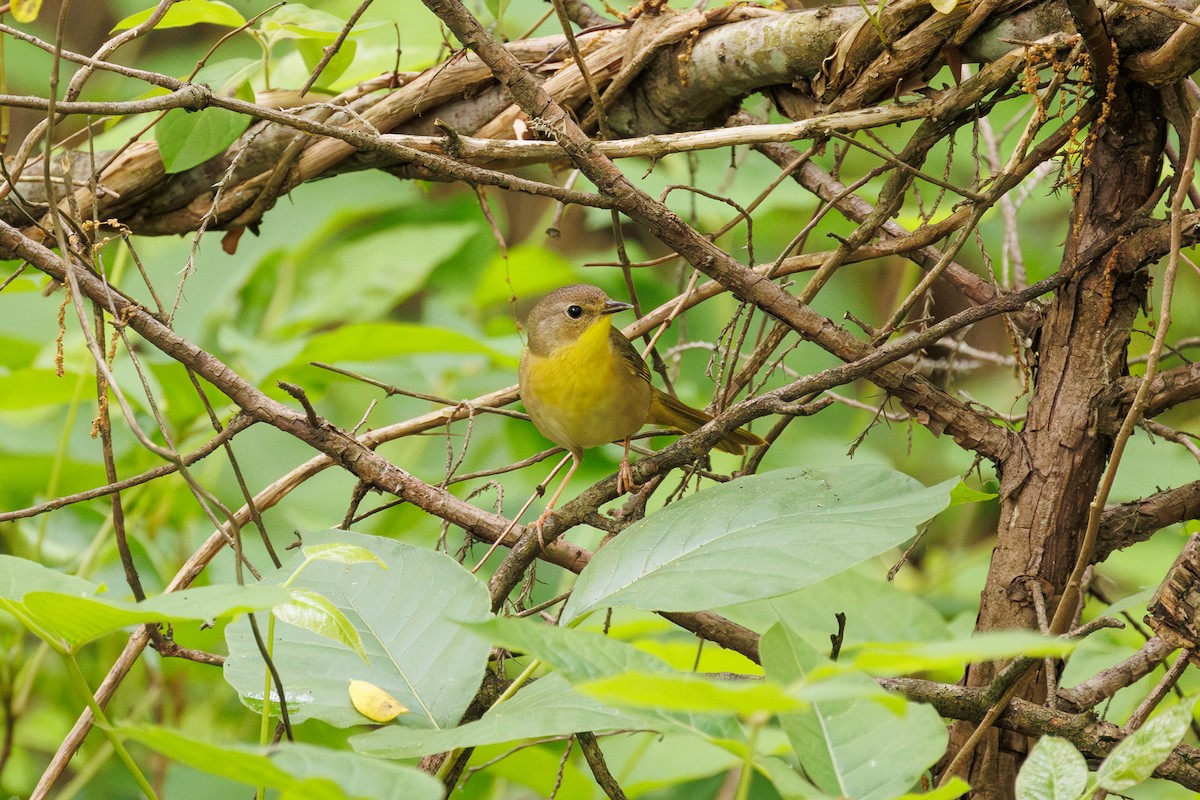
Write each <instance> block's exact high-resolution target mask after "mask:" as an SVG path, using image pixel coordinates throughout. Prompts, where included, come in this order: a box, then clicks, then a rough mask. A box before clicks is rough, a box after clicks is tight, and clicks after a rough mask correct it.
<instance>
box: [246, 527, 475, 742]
mask: <svg viewBox="0 0 1200 800" xmlns="http://www.w3.org/2000/svg"><path fill="white" fill-rule="evenodd" d="M304 539H305V542H306V543H307V544H317V545H322V544H328V543H337V544H351V545H355V546H357V547H361V548H365V549H367V550H369V551H370V552H371V553H373V554H374V556H375V557H376V558H378V559H379V560H380V561H382V562H383V563H384V564H386V565H387V567H388V569H387V572H386V573H385V572H383V571H381V570H380V568H379V566H378V564H374V563H367V562H360V563H356V564H350V565H347V564H345V563H339V562H334V561H327V560H314V561H312V562H311V563H309V565H308V566H307V567H306V568H305V569H304V570H303V571H302V572H300V573H299V575H296V574H295V573H296V571H297V567H298V566H299V564H300V563H303V562H304V561H305V560H306V559H307V558H308V556H306V555H305V554H304V553H300V554H297V555H296V556H294V557H293V558H292V559H291V560H289V561H287V562H285V563H284V565H283V567H282V568H280V569H279V570H276V571H275V572H272V573H270V574H268V575H264V576H263V583H264V584H266V585H272V584H280V583H285V582H286V583H287V585H289V586H291V587H292V588H299V589H306V590H309V591H311V592H314V593H316V594H318V595H320V596H322V597H323V598H325V600H326V601H328V602H329V603H331V604H332V605H333V606H334V607H335V608H336V609H337V611H338V612H340V614H341V615H344V617H345V618H346V619H347V620H349V624H350V626H352V628H353V629H354V630H355V631H356V632H357V635H358V636H359V637H361V642H362V643H361V647H362V648H363V649H364V650H365V657H360V656H359V655H358V654H357V653H356V652H355V649H354V648H352V647H348V646H347V645H346V644H343V643H339V641H338V640H335V639H331V638H327V637H326V636H324V635H320V634H319V633H317V632H314V631H313V630H312V629H309V628H307V627H296V626H291V625H281V626H278V627H277V628H276V630H275V635H276V638H275V640H274V642H273V643H272V650H271V655H272V658H273V659H274V661H275V663H276V666H277V668H278V669H279V672H280V675H281V676H282V678H283V685H284V686H285V687H286V689H287V691H288V697H287V701H288V710H289V712H290V714H291V718H292V720H293V721H295V722H302V721H304V720H306V719H320V720H323V721H325V722H327V723H329V724H331V725H336V726H338V727H349V726H352V725H361V724H363V723H364V722H365V719H364V718H363V717H362V716H361V715H360V714H359V713H358V712H357V711H355V710H354V708H353V707H352V706H351V704H350V698H349V695H348V694H347V690H348V686H349V681H350V680H351V679H357V680H364V681H368V682H370V683H373V684H375V685H376V686H379V687H380V688H382V689H384V690H386V691H387V692H389V693H390V694H392V695H393V696H394V697H395V698H396V699H397V700H399V701H400V702H401V703H403V704H404V705H405V706H407V707H408V708H409V709H410V710H411V712H412V713H411V714H410V715H408V716H406V717H405V718H404V724H406V725H413V726H417V727H420V728H425V729H427V728H441V727H445V726H447V725H453V724H454V723H456V722H457V721H458V719H459V717H461V716H462V713H463V711H465V710H466V707H467V703H469V702H470V700H471V698H472V697H473V696H474V694H475V691H476V689H477V688H478V684H479V678H480V676H481V675H482V673H483V668H484V664H485V662H486V660H487V654H488V646H487V642H486V641H484V640H483V639H480V638H479V637H477V636H475V635H473V634H470V633H467V632H464V631H463V629H462V628H461V627H460V626H459V625H458V624H457V623H458V622H472V621H475V620H478V619H481V618H482V617H483V616H485V615H486V614H487V608H488V599H487V592H486V590H485V589H484V587H483V585H482V584H480V583H479V581H478V580H476V579H475V578H474V577H473V576H472V575H471V574H470V573H468V572H466V571H465V570H464V569H463V568H462V567H461V566H459V565H458V564H457V563H456V562H454V561H453V560H452V559H450V558H448V557H447V556H445V555H442V554H439V553H434V552H432V551H429V550H425V549H422V548H417V547H411V546H408V545H404V544H401V543H399V542H396V541H392V540H388V539H381V538H378V537H373V536H363V535H361V534H356V533H352V532H349V531H323V532H319V533H306V534H304ZM225 636H226V640H227V643H228V645H229V657H228V659H227V660H226V662H225V679H226V680H227V681H229V683H230V684H231V685H232V686H233V687H234V688H235V689H236V690H237V692H238V694H239V696H240V697H241V699H242V702H243V703H245V704H246V705H247V706H249V707H250V708H252V709H255V710H260V709H261V708H262V698H263V694H262V691H263V666H264V665H263V661H262V657H261V655H260V654H259V651H258V648H257V646H256V645H255V642H254V639H253V637H252V635H251V632H250V629H249V626H248V625H246V624H241V623H239V624H234V625H230V626H229V627H227V628H226V632H225ZM272 700H273V702H276V703H277V702H278V698H277V697H274V698H272Z"/></svg>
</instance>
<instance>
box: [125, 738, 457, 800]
mask: <svg viewBox="0 0 1200 800" xmlns="http://www.w3.org/2000/svg"><path fill="white" fill-rule="evenodd" d="M117 733H118V735H120V736H121V737H122V738H124V739H131V740H133V741H136V742H140V743H141V744H143V745H145V746H146V747H149V748H150V749H151V750H154V751H156V752H158V753H161V754H162V755H164V756H166V757H167V758H169V759H171V760H173V761H177V762H179V763H181V764H187V765H188V766H190V767H192V768H193V769H197V770H200V771H201V772H205V773H208V774H209V775H218V776H221V777H223V778H228V779H230V780H234V781H238V782H239V783H244V784H247V785H250V786H265V787H267V788H268V789H275V790H278V791H280V792H282V793H283V796H286V797H296V798H301V797H303V798H320V800H359V799H362V800H365V799H366V798H370V800H441V797H442V794H443V792H442V785H441V784H440V783H439V782H438V781H437V779H435V778H434V777H433V776H431V775H427V774H426V773H424V772H421V771H420V770H417V769H415V768H413V767H407V766H402V765H400V764H393V763H390V762H387V761H381V760H379V759H374V758H365V757H363V756H360V755H358V754H356V753H350V752H346V751H344V750H342V751H338V750H331V749H329V748H325V747H314V746H313V745H307V744H288V743H284V744H282V745H277V746H274V747H269V748H264V747H255V746H251V745H216V744H210V743H208V742H202V741H197V740H195V739H191V738H189V737H186V736H184V735H182V734H180V733H177V732H176V731H173V730H169V729H167V728H160V727H157V726H152V725H140V726H137V727H119V728H117Z"/></svg>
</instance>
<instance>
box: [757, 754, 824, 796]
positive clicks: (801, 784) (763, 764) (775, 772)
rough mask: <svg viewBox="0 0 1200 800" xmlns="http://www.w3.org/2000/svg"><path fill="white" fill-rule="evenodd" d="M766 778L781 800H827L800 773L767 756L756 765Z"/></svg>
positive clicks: (781, 761)
mask: <svg viewBox="0 0 1200 800" xmlns="http://www.w3.org/2000/svg"><path fill="white" fill-rule="evenodd" d="M756 766H757V767H758V769H759V770H760V771H761V772H762V773H763V774H764V775H766V776H767V778H768V779H769V780H770V781H771V785H772V786H774V787H775V791H777V792H779V796H780V797H781V798H782V799H783V800H828V799H829V795H827V794H825V793H824V792H822V791H821V790H820V789H818V788H817V787H815V786H813V785H812V784H811V783H809V782H808V781H806V780H805V779H804V777H803V776H802V775H801V774H800V772H799V771H798V770H797V769H796V768H795V767H793V766H792V765H791V764H789V763H787V762H786V761H784V760H783V759H780V758H774V757H771V756H768V757H766V758H760V759H759V760H758V763H757V764H756Z"/></svg>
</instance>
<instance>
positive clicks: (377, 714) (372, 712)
mask: <svg viewBox="0 0 1200 800" xmlns="http://www.w3.org/2000/svg"><path fill="white" fill-rule="evenodd" d="M350 702H351V703H352V704H353V705H354V710H355V711H357V712H358V713H360V714H362V715H363V716H364V717H366V718H367V719H369V720H371V721H372V722H391V721H392V720H394V719H395V718H396V717H398V716H400V715H401V714H407V713H408V708H406V707H405V706H404V705H403V704H401V703H400V701H399V700H397V699H396V698H394V697H392V696H391V695H390V694H388V693H387V692H385V691H384V690H383V689H380V688H379V687H378V686H376V685H375V684H373V683H368V682H367V681H350Z"/></svg>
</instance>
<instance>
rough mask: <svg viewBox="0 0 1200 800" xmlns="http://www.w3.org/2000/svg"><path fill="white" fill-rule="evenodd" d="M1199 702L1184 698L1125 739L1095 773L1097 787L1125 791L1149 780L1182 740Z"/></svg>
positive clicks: (1194, 698)
mask: <svg viewBox="0 0 1200 800" xmlns="http://www.w3.org/2000/svg"><path fill="white" fill-rule="evenodd" d="M1198 699H1200V695H1194V696H1192V697H1188V698H1186V699H1184V700H1183V701H1182V702H1181V703H1180V704H1179V705H1177V706H1174V707H1172V708H1169V709H1167V710H1166V711H1164V712H1162V713H1161V714H1159V715H1158V716H1156V717H1154V718H1153V719H1151V720H1150V721H1149V722H1147V723H1146V724H1145V725H1143V726H1142V727H1140V728H1138V729H1137V730H1136V731H1134V732H1133V733H1131V734H1130V735H1129V736H1128V737H1126V738H1125V740H1124V741H1123V742H1121V743H1120V744H1119V745H1117V746H1116V748H1115V749H1114V750H1113V751H1112V752H1111V753H1109V754H1108V758H1106V759H1104V762H1103V763H1102V764H1101V765H1100V768H1099V769H1097V770H1096V785H1097V787H1098V788H1100V789H1105V790H1107V791H1110V792H1123V791H1125V790H1126V789H1129V788H1131V787H1133V786H1137V785H1138V784H1139V783H1142V782H1144V781H1146V780H1148V779H1149V778H1150V776H1151V775H1153V774H1154V770H1155V768H1157V767H1158V765H1159V764H1161V763H1163V762H1164V761H1166V760H1167V756H1169V755H1171V751H1172V750H1174V749H1175V746H1176V745H1177V744H1179V743H1180V741H1182V740H1183V735H1184V734H1185V733H1187V731H1188V726H1190V725H1191V722H1192V714H1193V713H1194V710H1195V707H1196V701H1197V700H1198Z"/></svg>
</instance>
